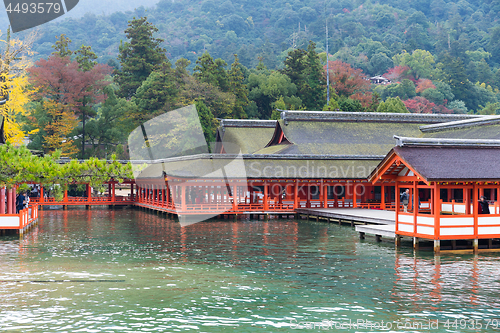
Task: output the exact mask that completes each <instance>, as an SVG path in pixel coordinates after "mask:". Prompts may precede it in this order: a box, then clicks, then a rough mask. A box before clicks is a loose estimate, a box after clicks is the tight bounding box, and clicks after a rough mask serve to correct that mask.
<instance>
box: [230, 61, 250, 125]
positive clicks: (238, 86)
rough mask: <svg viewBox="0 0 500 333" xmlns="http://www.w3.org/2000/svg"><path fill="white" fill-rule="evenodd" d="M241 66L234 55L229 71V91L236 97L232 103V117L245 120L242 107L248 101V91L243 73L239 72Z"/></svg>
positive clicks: (245, 116) (245, 115)
mask: <svg viewBox="0 0 500 333" xmlns="http://www.w3.org/2000/svg"><path fill="white" fill-rule="evenodd" d="M241 66H242V65H241V64H240V62H239V60H238V55H237V54H235V55H234V62H233V64H232V65H231V69H230V70H229V73H228V77H229V90H230V92H232V93H233V95H234V96H235V97H236V100H235V102H234V111H233V116H234V118H236V119H243V118H247V114H246V113H245V110H244V107H245V106H247V105H248V104H249V103H250V101H249V100H248V89H247V86H246V85H245V84H243V82H244V81H245V78H244V77H243V72H242V71H241Z"/></svg>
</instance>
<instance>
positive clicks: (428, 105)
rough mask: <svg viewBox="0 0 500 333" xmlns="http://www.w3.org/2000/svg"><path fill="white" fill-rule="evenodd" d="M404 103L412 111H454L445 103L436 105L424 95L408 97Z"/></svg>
mask: <svg viewBox="0 0 500 333" xmlns="http://www.w3.org/2000/svg"><path fill="white" fill-rule="evenodd" d="M403 103H404V104H405V106H406V108H407V109H408V111H410V112H411V113H453V110H450V109H448V108H447V107H445V106H444V105H436V104H435V103H433V102H430V101H429V100H427V99H426V98H424V97H422V96H416V97H414V98H412V99H407V100H406V101H403Z"/></svg>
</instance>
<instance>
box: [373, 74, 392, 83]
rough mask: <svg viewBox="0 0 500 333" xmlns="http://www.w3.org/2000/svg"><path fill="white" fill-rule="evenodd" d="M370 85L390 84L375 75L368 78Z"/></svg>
mask: <svg viewBox="0 0 500 333" xmlns="http://www.w3.org/2000/svg"><path fill="white" fill-rule="evenodd" d="M370 82H371V84H384V85H385V84H391V83H392V82H391V80H389V79H386V78H385V77H383V76H380V75H377V76H373V77H371V78H370Z"/></svg>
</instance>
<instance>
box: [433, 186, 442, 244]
mask: <svg viewBox="0 0 500 333" xmlns="http://www.w3.org/2000/svg"><path fill="white" fill-rule="evenodd" d="M432 197H433V198H432V199H433V200H432V207H433V212H434V239H439V236H440V234H441V231H440V229H441V188H440V186H439V184H437V183H434V193H433V194H432Z"/></svg>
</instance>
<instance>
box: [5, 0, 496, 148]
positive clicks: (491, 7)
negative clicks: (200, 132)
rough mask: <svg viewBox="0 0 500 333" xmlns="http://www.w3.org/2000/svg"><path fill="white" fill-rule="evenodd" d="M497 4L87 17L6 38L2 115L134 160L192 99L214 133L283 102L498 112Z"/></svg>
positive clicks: (48, 141) (332, 5)
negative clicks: (161, 123)
mask: <svg viewBox="0 0 500 333" xmlns="http://www.w3.org/2000/svg"><path fill="white" fill-rule="evenodd" d="M499 11H500V0H498V1H476V2H467V1H465V0H460V1H444V0H432V1H430V0H422V1H407V2H399V1H393V0H390V1H385V2H384V4H380V3H371V2H369V1H356V0H355V1H335V0H332V1H327V2H324V1H322V2H320V1H317V0H310V1H300V0H297V1H295V2H281V1H272V0H270V1H260V0H254V1H246V0H235V1H229V0H228V1H225V2H224V1H214V0H205V1H201V2H195V1H191V0H186V1H177V0H176V1H171V0H161V1H160V2H159V3H158V4H157V5H156V6H155V7H152V8H150V9H146V8H144V7H141V8H137V9H136V10H134V11H133V12H132V11H128V12H115V13H112V14H109V15H102V16H96V15H93V14H86V15H85V16H83V17H81V18H79V19H68V20H62V21H60V22H55V23H49V24H45V25H42V26H41V27H40V34H39V38H38V39H36V40H35V42H34V43H31V41H30V37H29V32H24V33H21V34H16V35H15V36H14V37H13V39H12V40H9V38H7V42H6V45H9V47H8V48H4V49H3V50H2V54H1V56H2V59H3V60H4V62H3V63H1V64H0V74H1V75H3V76H4V77H5V81H6V84H5V85H4V87H9V86H10V87H16V89H14V90H12V91H11V95H10V96H11V100H10V101H9V102H8V103H7V104H6V105H4V106H2V107H1V108H0V113H1V114H2V115H4V117H5V119H6V121H7V123H6V131H7V134H8V138H9V140H11V141H16V140H17V141H19V140H21V139H22V138H23V136H25V135H27V134H29V135H30V148H33V149H40V150H43V151H48V152H49V151H52V150H55V149H62V150H63V152H64V154H66V155H68V156H81V157H87V156H90V155H97V156H101V157H104V156H106V154H109V153H113V152H115V153H118V154H120V155H121V156H125V155H126V154H125V152H126V149H125V148H126V147H125V144H126V138H127V136H128V133H130V131H131V130H132V129H133V128H135V127H136V126H139V125H140V124H141V123H143V122H145V121H147V120H149V119H152V118H154V117H155V116H157V115H159V114H162V113H164V112H166V111H169V110H172V109H174V108H177V107H181V106H185V105H189V104H196V106H197V109H198V112H199V116H200V119H201V122H202V126H203V129H204V131H205V136H206V138H207V140H208V141H212V140H213V139H214V134H215V129H216V127H217V124H218V121H217V119H220V118H258V119H277V117H279V112H278V111H277V110H278V109H297V110H342V111H352V112H354V111H356V112H413V113H481V114H498V113H499V110H500V90H499V89H500V52H499V51H500V25H499V24H498V22H497V16H498V12H499ZM326 24H327V26H328V30H329V39H328V45H329V55H328V57H327V55H326V52H325V46H326V43H325V39H326V35H325V32H326V26H325V25H326ZM7 37H8V36H7ZM17 39H19V41H17ZM30 48H31V49H32V50H34V51H36V53H35V54H34V55H33V54H32V53H29V52H28V51H29V50H30ZM13 50H15V52H16V53H14V52H13ZM21 54H23V55H24V56H23V57H21V58H20V57H19V55H21ZM18 59H21V60H18ZM20 61H21V62H20ZM327 61H328V62H327ZM327 63H328V67H329V70H328V77H329V80H330V83H331V85H330V91H329V93H330V100H329V101H327V88H326V78H327V72H326V64H327ZM375 75H383V76H384V77H385V78H386V79H388V80H390V82H386V83H387V84H372V83H370V80H369V77H371V76H375ZM61 92H64V93H61ZM13 96H16V98H12V97H13ZM85 147H87V150H85ZM124 154H125V155H124Z"/></svg>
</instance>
